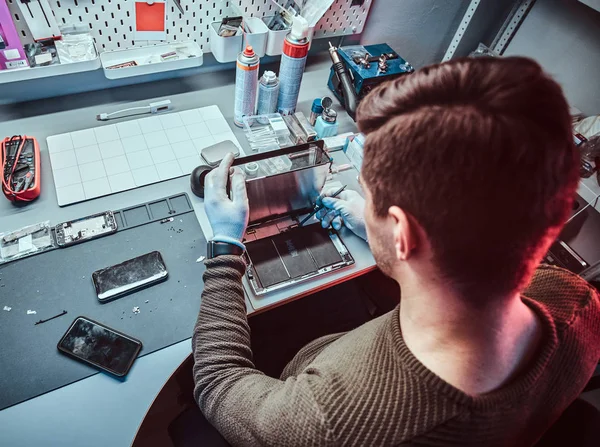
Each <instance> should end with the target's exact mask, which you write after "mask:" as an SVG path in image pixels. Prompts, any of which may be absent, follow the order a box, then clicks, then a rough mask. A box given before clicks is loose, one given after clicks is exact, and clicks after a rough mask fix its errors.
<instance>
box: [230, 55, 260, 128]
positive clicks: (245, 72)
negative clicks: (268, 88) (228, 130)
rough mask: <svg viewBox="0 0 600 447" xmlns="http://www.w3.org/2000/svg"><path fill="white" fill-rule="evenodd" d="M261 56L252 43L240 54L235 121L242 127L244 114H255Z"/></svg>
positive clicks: (237, 69)
mask: <svg viewBox="0 0 600 447" xmlns="http://www.w3.org/2000/svg"><path fill="white" fill-rule="evenodd" d="M258 65H259V58H258V56H257V55H256V54H255V53H254V50H253V49H252V47H251V46H250V45H248V46H247V47H246V49H245V50H244V51H243V52H241V53H240V54H239V55H238V58H237V64H236V70H235V108H234V112H233V123H234V124H235V125H236V126H238V127H242V126H243V125H244V124H243V122H242V118H243V117H244V116H252V115H254V110H255V108H254V107H255V106H256V91H257V87H258Z"/></svg>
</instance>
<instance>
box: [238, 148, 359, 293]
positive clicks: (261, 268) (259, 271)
mask: <svg viewBox="0 0 600 447" xmlns="http://www.w3.org/2000/svg"><path fill="white" fill-rule="evenodd" d="M269 157H272V158H276V159H278V160H281V159H284V160H285V163H284V165H285V169H282V170H280V171H278V172H276V173H273V172H271V171H270V170H268V169H263V168H261V169H260V170H259V173H258V174H257V175H256V177H255V178H246V189H247V192H248V202H249V204H250V216H249V226H248V230H247V231H246V235H245V240H244V242H245V244H246V253H245V256H246V260H247V262H248V268H247V270H246V278H247V280H248V283H249V285H250V287H251V288H252V291H253V292H254V293H255V294H256V295H258V296H260V295H264V294H267V293H269V292H272V291H275V290H279V289H282V288H284V287H288V286H291V285H293V284H297V283H299V282H302V281H306V280H309V279H311V278H315V277H317V276H320V275H324V274H327V273H330V272H333V271H336V270H339V269H341V268H344V267H347V266H349V265H352V264H354V259H353V258H352V255H351V254H350V252H349V251H348V249H347V248H346V246H345V245H344V243H343V242H342V240H341V238H340V237H339V235H338V233H337V232H336V231H335V230H333V229H323V228H321V225H320V224H313V225H307V226H301V225H300V221H301V220H302V219H301V218H302V217H303V216H306V215H307V214H309V213H310V212H311V211H313V210H314V207H315V204H316V202H317V199H318V197H319V195H320V193H321V190H322V189H323V186H324V184H325V181H326V179H327V175H328V174H329V170H330V166H331V159H330V158H329V155H328V154H327V152H325V151H324V150H323V142H322V141H316V142H312V143H308V144H303V145H299V146H295V147H292V148H286V149H282V150H278V151H272V152H270V153H267V154H266V155H263V154H259V155H255V156H250V157H244V158H238V159H236V160H235V162H234V165H236V166H241V167H242V168H243V167H244V166H246V165H247V164H248V163H252V162H254V163H255V164H256V163H258V164H259V166H261V163H266V162H268V161H269ZM272 158H271V159H272Z"/></svg>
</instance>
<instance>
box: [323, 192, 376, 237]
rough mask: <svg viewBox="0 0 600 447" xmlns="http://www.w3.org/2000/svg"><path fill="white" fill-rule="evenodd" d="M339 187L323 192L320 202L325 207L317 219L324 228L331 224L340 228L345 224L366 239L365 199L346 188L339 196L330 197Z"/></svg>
mask: <svg viewBox="0 0 600 447" xmlns="http://www.w3.org/2000/svg"><path fill="white" fill-rule="evenodd" d="M337 189H338V188H332V189H328V190H327V191H325V192H324V193H323V194H322V196H321V198H320V199H319V201H318V202H321V204H322V205H323V206H325V208H324V209H322V210H320V211H319V212H318V213H317V219H319V220H320V221H321V225H322V226H323V228H328V227H329V226H330V225H331V226H332V227H333V228H335V229H336V230H339V229H340V228H342V225H344V226H345V227H346V228H348V229H349V230H352V232H353V233H354V234H356V235H357V236H358V237H360V238H362V239H364V240H365V241H366V240H367V228H366V226H365V199H363V198H362V196H361V195H360V194H359V193H357V192H356V191H352V190H345V191H342V192H341V193H340V195H338V196H337V197H330V196H331V195H332V194H333V193H335V192H336V191H337Z"/></svg>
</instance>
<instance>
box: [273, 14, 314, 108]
mask: <svg viewBox="0 0 600 447" xmlns="http://www.w3.org/2000/svg"><path fill="white" fill-rule="evenodd" d="M309 46H310V42H309V40H308V22H307V21H306V19H305V18H304V17H302V16H295V17H294V21H293V23H292V30H291V31H290V33H289V34H288V35H287V36H286V37H285V40H284V42H283V54H282V55H281V66H280V68H279V99H278V100H277V111H278V112H279V113H281V114H282V115H291V114H293V113H294V112H295V111H296V104H297V103H298V93H299V92H300V84H301V83H302V76H303V75H304V67H305V66H306V56H307V55H308V47H309Z"/></svg>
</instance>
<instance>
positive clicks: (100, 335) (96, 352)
mask: <svg viewBox="0 0 600 447" xmlns="http://www.w3.org/2000/svg"><path fill="white" fill-rule="evenodd" d="M57 348H58V350H59V351H60V352H61V353H63V354H66V355H68V356H69V357H72V358H74V359H76V360H79V361H81V362H84V363H87V364H89V365H92V366H95V367H96V368H100V369H101V370H103V371H106V372H109V373H111V374H114V375H115V376H118V377H123V376H125V375H126V374H127V373H128V372H129V369H130V368H131V366H132V365H133V362H134V361H135V359H136V358H137V356H138V354H139V352H140V350H141V349H142V342H141V341H139V340H136V339H135V338H133V337H130V336H129V335H126V334H123V333H122V332H119V331H117V330H115V329H112V328H109V327H108V326H105V325H103V324H101V323H98V322H97V321H94V320H90V319H89V318H86V317H77V318H76V319H75V321H73V323H72V324H71V327H69V329H68V330H67V332H66V333H65V335H63V337H62V338H61V339H60V341H59V342H58V345H57Z"/></svg>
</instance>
